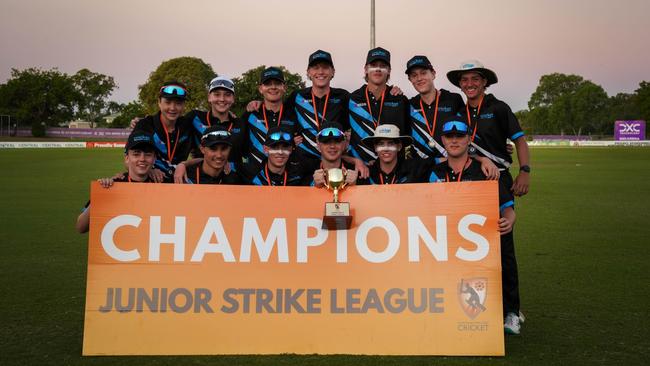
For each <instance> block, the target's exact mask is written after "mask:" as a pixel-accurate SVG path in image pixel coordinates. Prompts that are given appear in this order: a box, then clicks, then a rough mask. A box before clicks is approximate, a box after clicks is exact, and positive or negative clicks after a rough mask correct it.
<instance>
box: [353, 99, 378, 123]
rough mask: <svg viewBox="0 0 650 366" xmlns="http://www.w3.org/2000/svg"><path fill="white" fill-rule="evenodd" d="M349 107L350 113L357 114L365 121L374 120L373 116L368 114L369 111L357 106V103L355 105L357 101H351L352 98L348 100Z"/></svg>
mask: <svg viewBox="0 0 650 366" xmlns="http://www.w3.org/2000/svg"><path fill="white" fill-rule="evenodd" d="M349 107H350V112H351V113H354V114H356V115H357V116H359V117H361V118H363V119H365V120H366V121H373V120H374V118H372V116H371V115H370V113H368V111H367V110H365V109H363V108H361V107H359V105H357V103H355V102H353V101H352V100H350V103H349ZM351 118H352V116H350V119H351Z"/></svg>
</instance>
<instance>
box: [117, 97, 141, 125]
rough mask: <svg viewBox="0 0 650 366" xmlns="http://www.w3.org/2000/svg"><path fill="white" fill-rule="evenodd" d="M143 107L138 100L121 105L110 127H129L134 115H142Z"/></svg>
mask: <svg viewBox="0 0 650 366" xmlns="http://www.w3.org/2000/svg"><path fill="white" fill-rule="evenodd" d="M144 115H145V108H144V106H143V105H142V103H140V102H139V101H135V100H134V101H132V102H130V103H128V104H126V105H124V106H123V107H122V110H121V111H120V115H119V116H117V117H115V119H114V120H113V123H111V127H116V128H118V127H129V125H130V124H131V120H132V119H134V118H136V117H143V116H144Z"/></svg>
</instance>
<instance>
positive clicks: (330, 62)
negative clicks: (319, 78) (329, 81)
mask: <svg viewBox="0 0 650 366" xmlns="http://www.w3.org/2000/svg"><path fill="white" fill-rule="evenodd" d="M319 62H324V63H326V64H328V65H330V66H332V67H334V63H333V62H332V60H329V59H326V58H317V59H314V60H311V61H310V62H309V63H308V64H307V68H309V67H312V66H314V65H315V64H317V63H319Z"/></svg>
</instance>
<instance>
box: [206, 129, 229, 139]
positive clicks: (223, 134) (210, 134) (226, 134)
mask: <svg viewBox="0 0 650 366" xmlns="http://www.w3.org/2000/svg"><path fill="white" fill-rule="evenodd" d="M229 136H230V132H228V131H225V130H223V131H212V132H208V133H206V134H205V135H203V136H202V137H201V141H203V140H205V139H207V138H210V137H214V138H217V139H225V138H228V137H229Z"/></svg>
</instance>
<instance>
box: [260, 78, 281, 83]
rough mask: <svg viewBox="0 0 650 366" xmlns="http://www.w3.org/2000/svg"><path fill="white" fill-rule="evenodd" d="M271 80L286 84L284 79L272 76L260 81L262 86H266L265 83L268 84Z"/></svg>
mask: <svg viewBox="0 0 650 366" xmlns="http://www.w3.org/2000/svg"><path fill="white" fill-rule="evenodd" d="M269 80H277V81H279V82H281V83H282V84H285V81H284V79H282V78H279V77H276V76H271V77H268V78H266V79H262V80H261V81H260V84H264V83H266V82H267V81H269Z"/></svg>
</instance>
